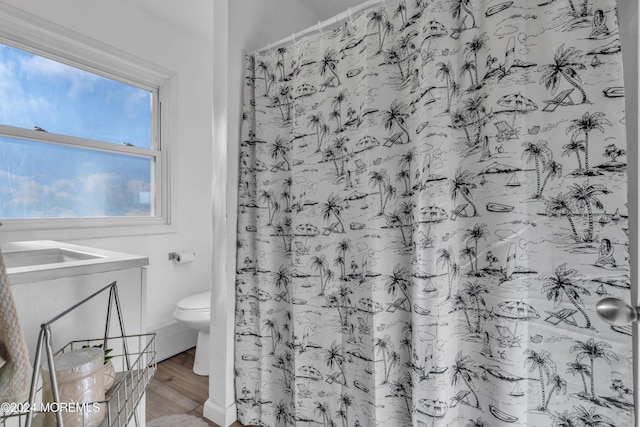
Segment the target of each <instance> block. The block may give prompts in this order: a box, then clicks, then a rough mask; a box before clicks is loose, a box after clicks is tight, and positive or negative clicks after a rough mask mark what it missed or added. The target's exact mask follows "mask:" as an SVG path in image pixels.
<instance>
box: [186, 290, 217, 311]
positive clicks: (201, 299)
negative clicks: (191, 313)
mask: <svg viewBox="0 0 640 427" xmlns="http://www.w3.org/2000/svg"><path fill="white" fill-rule="evenodd" d="M178 308H179V309H181V310H210V309H211V291H208V292H201V293H199V294H195V295H191V296H190V297H187V298H184V299H182V300H180V301H179V302H178Z"/></svg>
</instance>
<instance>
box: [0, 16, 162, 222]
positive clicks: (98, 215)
mask: <svg viewBox="0 0 640 427" xmlns="http://www.w3.org/2000/svg"><path fill="white" fill-rule="evenodd" d="M4 20H6V17H5V16H4V15H3V12H2V11H0V28H3V21H4ZM8 23H10V24H11V25H8V27H9V28H6V29H2V30H0V99H2V101H1V102H0V221H1V222H2V223H3V224H4V225H5V226H8V228H5V227H3V231H4V230H19V229H42V228H45V229H52V228H53V229H60V228H71V229H73V228H85V229H86V228H100V227H110V228H113V227H120V226H131V225H135V226H140V225H154V226H157V225H167V224H170V222H171V221H170V209H169V207H170V204H169V200H168V199H169V198H168V196H169V182H170V181H169V173H170V171H169V169H168V165H169V162H168V159H167V152H168V150H167V144H168V140H169V139H170V132H169V130H170V127H169V122H171V116H170V115H169V114H168V111H162V110H169V108H165V107H168V105H167V104H170V102H166V101H167V100H168V99H169V98H168V95H169V92H170V90H169V89H170V85H171V81H172V73H170V72H168V71H167V70H162V69H159V67H156V66H153V65H151V64H147V63H144V62H142V61H141V60H139V59H137V58H132V57H129V56H127V55H126V54H124V53H122V52H116V51H114V50H113V49H112V48H109V47H107V46H99V45H98V43H97V42H95V41H92V42H90V43H87V44H84V42H83V41H80V43H79V40H77V39H70V38H69V37H68V36H67V35H62V34H64V32H61V33H58V32H56V31H52V27H51V24H49V25H48V28H47V27H45V28H43V27H42V26H41V25H34V24H33V23H29V22H27V21H22V22H21V25H16V21H15V19H14V20H9V21H8ZM27 34H28V37H24V35H27ZM34 36H35V37H34ZM163 101H165V102H163ZM161 106H162V107H163V108H162V109H161ZM161 135H162V136H163V138H161Z"/></svg>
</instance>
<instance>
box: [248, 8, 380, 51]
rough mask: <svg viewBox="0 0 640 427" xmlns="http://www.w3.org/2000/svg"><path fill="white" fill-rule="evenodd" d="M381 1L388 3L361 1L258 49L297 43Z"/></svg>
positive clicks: (269, 48) (262, 49)
mask: <svg viewBox="0 0 640 427" xmlns="http://www.w3.org/2000/svg"><path fill="white" fill-rule="evenodd" d="M379 3H385V4H386V0H367V1H365V2H364V3H361V4H359V5H357V6H354V7H350V8H349V9H347V10H345V11H344V12H342V13H339V14H337V15H336V16H334V17H333V18H329V19H326V20H324V21H322V22H320V21H318V23H317V24H316V25H312V26H311V27H309V28H307V29H305V30H302V31H298V32H297V33H294V34H291V35H290V36H289V37H285V38H283V39H281V40H278V41H277V42H275V43H270V44H268V45H267V46H264V47H263V48H261V49H258V50H257V51H258V52H260V51H264V50H271V49H275V48H278V47H281V46H282V45H285V44H287V43H289V42H291V41H293V42H294V43H295V41H296V39H299V38H301V37H304V36H306V35H309V34H311V33H313V32H315V31H317V32H321V31H322V29H323V28H325V27H328V26H329V25H333V24H337V23H338V22H341V21H344V20H345V19H347V18H349V19H351V18H352V17H353V15H355V14H357V13H359V12H362V11H363V10H366V9H368V8H370V7H372V6H375V5H376V4H379Z"/></svg>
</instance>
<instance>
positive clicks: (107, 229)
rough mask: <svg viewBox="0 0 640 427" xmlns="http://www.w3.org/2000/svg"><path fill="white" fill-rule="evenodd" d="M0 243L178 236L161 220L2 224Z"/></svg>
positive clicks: (44, 221) (38, 221)
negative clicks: (155, 235) (170, 234)
mask: <svg viewBox="0 0 640 427" xmlns="http://www.w3.org/2000/svg"><path fill="white" fill-rule="evenodd" d="M2 223H3V225H2V227H1V228H0V242H11V241H20V240H64V241H69V240H83V239H97V238H107V237H127V236H142V235H153V234H169V233H177V232H178V228H177V226H176V225H175V224H172V223H167V221H166V220H165V219H164V218H156V219H150V218H122V219H121V218H118V219H104V220H103V219H86V218H74V219H60V220H51V219H47V220H3V221H2Z"/></svg>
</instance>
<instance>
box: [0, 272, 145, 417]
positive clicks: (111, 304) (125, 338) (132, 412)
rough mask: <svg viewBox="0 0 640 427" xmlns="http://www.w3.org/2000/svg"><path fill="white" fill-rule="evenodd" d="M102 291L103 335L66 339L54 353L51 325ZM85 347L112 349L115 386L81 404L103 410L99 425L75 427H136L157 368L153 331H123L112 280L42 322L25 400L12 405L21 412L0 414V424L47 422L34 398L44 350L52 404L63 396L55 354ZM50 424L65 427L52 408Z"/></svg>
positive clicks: (40, 388)
mask: <svg viewBox="0 0 640 427" xmlns="http://www.w3.org/2000/svg"><path fill="white" fill-rule="evenodd" d="M105 292H109V300H108V305H107V316H106V322H105V323H106V324H105V333H104V336H103V337H101V338H92V339H82V340H74V341H70V342H68V343H67V344H66V345H65V346H63V347H62V348H60V349H59V350H58V351H56V352H55V353H54V352H53V348H52V343H51V341H52V332H51V325H52V324H53V323H55V322H56V321H57V320H59V319H60V318H62V317H64V316H66V315H67V314H69V313H71V312H72V311H73V310H75V309H76V308H78V307H80V306H81V305H83V304H85V303H86V302H88V301H90V300H92V299H94V298H95V297H97V296H98V295H100V294H102V293H105ZM114 309H115V312H116V315H117V319H118V326H119V329H120V334H119V335H116V336H110V334H109V331H110V323H111V317H112V314H113V311H114ZM84 347H101V348H103V349H112V351H111V352H110V353H109V358H110V362H111V363H112V365H113V367H114V371H115V380H114V383H113V385H112V386H111V387H109V389H108V390H106V392H105V399H104V400H99V401H96V402H83V408H93V407H94V406H93V405H94V404H95V405H99V408H100V409H99V410H100V411H105V416H104V418H103V419H102V421H100V423H99V424H97V423H95V422H88V423H87V422H85V418H84V417H83V418H82V423H81V426H79V427H121V426H126V425H128V424H129V422H130V421H131V419H132V418H133V419H134V421H135V425H136V427H139V426H140V420H139V419H138V413H137V412H136V409H137V407H138V405H139V403H140V401H141V400H142V397H143V396H144V392H145V390H146V387H147V385H148V384H149V382H150V381H151V378H152V377H153V375H154V374H155V372H156V369H157V362H156V349H155V334H138V335H126V334H125V328H124V321H123V319H122V311H121V308H120V299H119V297H118V287H117V283H116V282H112V283H110V284H109V285H107V286H105V287H103V288H102V289H100V290H98V291H96V292H94V293H93V294H91V295H89V296H88V297H86V298H85V299H83V300H82V301H79V302H78V303H76V304H74V305H73V306H71V307H69V308H68V309H66V310H65V311H63V312H61V313H59V314H58V315H56V316H55V317H53V318H52V319H50V320H48V321H46V322H44V323H42V324H41V326H40V334H39V336H38V343H37V347H36V355H35V360H34V363H33V375H32V379H31V388H30V391H29V398H28V400H27V401H25V402H23V403H22V404H19V405H16V408H19V410H17V411H14V412H10V413H0V427H32V426H33V427H39V426H42V425H45V424H47V423H46V422H45V421H44V420H45V415H46V413H45V412H43V411H42V410H40V409H39V408H41V407H42V405H39V402H38V400H37V399H36V397H37V395H38V394H41V392H42V384H40V383H41V381H39V380H40V371H41V368H42V365H43V363H44V361H43V360H42V359H43V356H42V352H43V351H44V352H45V358H46V362H47V364H48V366H49V373H50V381H51V392H52V395H53V402H54V403H56V404H58V407H59V406H60V403H61V400H60V393H59V387H58V383H57V379H56V375H55V362H54V357H55V356H57V355H58V354H62V353H64V352H67V351H72V350H75V349H79V348H84ZM48 425H51V423H50V422H49V423H48ZM48 425H47V427H48ZM53 425H54V426H57V427H64V425H65V424H64V422H63V418H62V411H60V410H57V411H55V424H53Z"/></svg>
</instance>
